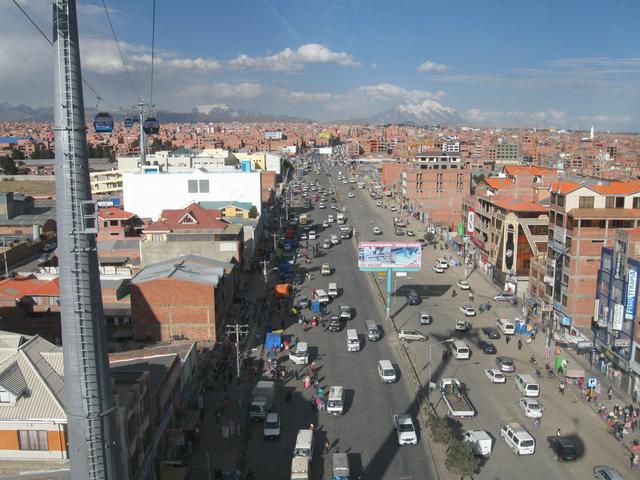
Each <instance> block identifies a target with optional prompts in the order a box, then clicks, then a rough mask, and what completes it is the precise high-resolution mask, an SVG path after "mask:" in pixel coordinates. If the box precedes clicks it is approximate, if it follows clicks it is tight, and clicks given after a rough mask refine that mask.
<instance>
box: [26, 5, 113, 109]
mask: <svg viewBox="0 0 640 480" xmlns="http://www.w3.org/2000/svg"><path fill="white" fill-rule="evenodd" d="M13 4H14V5H15V6H16V7H18V9H19V10H20V11H21V12H22V14H23V15H24V16H25V17H27V19H28V20H29V22H31V25H33V27H34V28H35V29H36V30H37V31H38V32H40V35H42V36H43V38H44V39H45V40H46V41H47V43H48V44H49V45H51V46H52V47H53V42H52V41H51V39H50V38H49V37H47V35H46V34H45V33H44V32H43V31H42V29H41V28H40V27H39V26H38V24H37V23H36V22H35V21H34V20H33V18H31V17H30V16H29V14H28V13H27V12H26V11H25V10H24V8H22V7H21V6H20V4H19V3H18V2H17V1H16V0H13ZM82 83H84V84H85V85H86V86H87V87H88V88H89V90H91V91H92V92H93V94H94V95H95V96H96V98H97V99H98V100H102V101H103V102H106V103H110V102H108V101H107V100H105V99H104V98H102V97H101V96H100V94H99V93H98V92H97V91H96V89H95V88H93V87H92V86H91V84H90V83H89V82H87V81H86V80H85V79H84V78H83V79H82Z"/></svg>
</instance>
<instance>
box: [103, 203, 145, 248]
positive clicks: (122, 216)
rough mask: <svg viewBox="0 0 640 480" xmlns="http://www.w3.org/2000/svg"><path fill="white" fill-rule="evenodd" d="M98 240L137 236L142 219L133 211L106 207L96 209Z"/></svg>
mask: <svg viewBox="0 0 640 480" xmlns="http://www.w3.org/2000/svg"><path fill="white" fill-rule="evenodd" d="M98 222H99V224H98V241H100V240H115V239H122V238H126V237H137V236H138V233H139V232H138V230H139V229H141V228H142V221H141V220H140V219H139V218H138V217H137V216H136V214H135V213H130V212H127V211H125V210H122V209H121V208H116V207H108V208H101V209H100V210H99V211H98Z"/></svg>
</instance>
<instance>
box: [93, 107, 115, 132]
mask: <svg viewBox="0 0 640 480" xmlns="http://www.w3.org/2000/svg"><path fill="white" fill-rule="evenodd" d="M93 128H94V130H95V131H96V133H110V132H111V131H112V130H113V117H112V116H111V115H110V114H109V113H107V112H98V114H97V115H96V116H95V117H93Z"/></svg>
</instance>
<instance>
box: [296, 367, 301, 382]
mask: <svg viewBox="0 0 640 480" xmlns="http://www.w3.org/2000/svg"><path fill="white" fill-rule="evenodd" d="M295 375H296V380H298V381H299V380H300V371H299V370H297V369H296V371H295Z"/></svg>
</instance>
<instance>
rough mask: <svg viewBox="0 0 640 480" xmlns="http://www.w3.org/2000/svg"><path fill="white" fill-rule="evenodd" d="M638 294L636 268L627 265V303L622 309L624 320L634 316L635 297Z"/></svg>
mask: <svg viewBox="0 0 640 480" xmlns="http://www.w3.org/2000/svg"><path fill="white" fill-rule="evenodd" d="M637 294H638V269H637V268H636V267H635V266H630V267H629V276H628V281H627V303H626V306H625V310H624V318H625V320H633V319H634V318H635V316H636V298H637Z"/></svg>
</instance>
